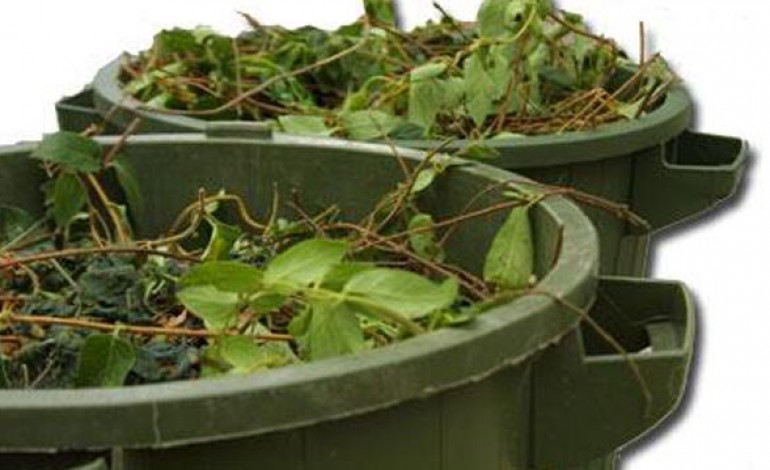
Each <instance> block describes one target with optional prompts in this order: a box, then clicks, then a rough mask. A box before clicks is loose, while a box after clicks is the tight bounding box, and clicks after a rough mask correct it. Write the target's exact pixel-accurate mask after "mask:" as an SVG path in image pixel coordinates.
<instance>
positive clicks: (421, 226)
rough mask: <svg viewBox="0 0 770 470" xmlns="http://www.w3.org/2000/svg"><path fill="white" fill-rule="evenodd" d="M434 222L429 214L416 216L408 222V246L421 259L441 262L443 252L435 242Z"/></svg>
mask: <svg viewBox="0 0 770 470" xmlns="http://www.w3.org/2000/svg"><path fill="white" fill-rule="evenodd" d="M434 225H435V222H434V221H433V217H431V216H430V215H429V214H417V215H415V216H414V217H412V220H410V221H409V228H408V230H409V232H411V233H410V234H409V244H410V245H411V247H412V250H413V251H414V252H415V253H417V254H418V255H420V256H421V257H423V258H425V259H428V260H432V261H443V260H444V250H443V249H442V248H441V246H439V244H438V243H437V242H436V232H435V231H434V229H433V227H434Z"/></svg>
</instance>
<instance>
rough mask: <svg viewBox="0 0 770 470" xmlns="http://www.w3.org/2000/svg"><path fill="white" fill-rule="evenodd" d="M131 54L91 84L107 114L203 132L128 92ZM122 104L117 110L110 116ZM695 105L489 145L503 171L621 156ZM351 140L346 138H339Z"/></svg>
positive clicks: (663, 136)
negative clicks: (125, 64)
mask: <svg viewBox="0 0 770 470" xmlns="http://www.w3.org/2000/svg"><path fill="white" fill-rule="evenodd" d="M125 56H126V54H124V55H122V56H121V57H119V58H117V59H115V60H113V61H112V62H110V63H109V64H107V65H106V66H104V67H103V68H102V69H100V70H99V72H97V74H96V77H95V79H94V81H93V83H92V85H91V87H92V89H93V93H94V105H95V107H96V109H97V111H98V112H99V113H100V114H101V115H102V116H106V115H108V114H109V115H110V116H111V120H112V121H113V122H114V123H116V124H117V125H119V126H120V127H122V128H125V127H127V126H128V125H129V124H130V123H131V121H132V120H133V119H134V118H136V117H137V116H138V117H142V118H144V119H145V120H149V121H153V122H155V123H157V124H159V125H160V126H162V128H163V129H164V131H163V132H172V133H180V132H204V131H205V129H206V124H207V123H208V122H211V121H207V120H204V119H200V118H195V117H191V116H184V115H172V114H163V113H158V112H153V111H152V110H148V109H142V106H144V103H142V102H141V101H139V100H137V99H136V98H134V97H133V96H131V95H129V94H128V93H126V92H125V91H124V90H123V89H122V87H121V85H120V82H119V76H120V70H121V63H122V60H123V58H124V57H125ZM115 106H118V112H111V111H112V109H113V108H114V107H115ZM692 115H693V104H692V99H691V97H690V94H689V92H688V91H687V89H686V88H685V87H684V86H683V85H681V84H676V85H674V86H673V87H672V88H671V89H670V90H669V92H668V93H667V94H666V98H665V100H664V101H663V103H662V104H661V105H660V106H659V107H658V108H657V109H655V110H654V111H652V112H651V113H648V114H646V115H645V116H642V117H640V118H638V119H634V120H631V121H620V122H614V123H611V124H607V125H604V126H601V127H599V128H597V129H593V130H588V131H575V132H565V133H562V134H548V135H540V136H527V137H522V138H515V139H513V138H512V139H504V140H494V139H487V140H485V144H486V145H489V146H491V147H494V148H496V149H499V150H501V155H500V156H498V157H495V158H493V159H492V160H491V161H490V162H489V163H491V164H493V165H495V166H500V167H503V168H516V169H525V168H535V167H548V166H556V165H567V164H572V163H581V162H590V161H597V160H604V159H608V158H613V157H618V158H619V157H622V156H625V155H628V154H630V153H634V152H637V151H640V150H643V149H645V148H648V147H650V146H653V145H658V144H660V143H662V142H665V141H667V140H670V139H672V138H674V137H676V136H678V135H680V134H681V133H682V132H684V131H685V130H687V128H689V126H690V124H691V121H692ZM340 140H346V139H340ZM468 143H469V141H467V140H457V141H454V142H453V143H451V144H449V145H448V146H447V147H446V149H447V150H448V151H453V150H460V149H462V148H464V147H465V146H466V145H468ZM396 144H397V145H398V146H400V147H407V148H417V149H423V150H429V149H431V148H436V147H437V146H439V145H440V144H441V141H438V140H397V141H396Z"/></svg>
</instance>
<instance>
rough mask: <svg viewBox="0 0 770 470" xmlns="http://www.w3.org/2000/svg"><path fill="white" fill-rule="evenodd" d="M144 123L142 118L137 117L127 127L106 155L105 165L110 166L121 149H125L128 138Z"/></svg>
mask: <svg viewBox="0 0 770 470" xmlns="http://www.w3.org/2000/svg"><path fill="white" fill-rule="evenodd" d="M141 124H142V118H135V119H134V120H133V121H131V123H130V124H129V125H128V127H126V130H125V132H123V134H121V135H120V138H119V139H118V142H117V143H116V144H115V145H114V146H113V147H112V148H111V149H110V151H109V152H108V153H107V156H105V157H104V166H105V167H108V166H110V164H111V163H112V162H113V161H114V160H115V158H117V156H118V154H119V153H120V151H121V150H123V147H125V145H126V141H128V138H129V137H131V136H132V135H133V134H134V133H135V132H136V130H137V129H139V126H140V125H141Z"/></svg>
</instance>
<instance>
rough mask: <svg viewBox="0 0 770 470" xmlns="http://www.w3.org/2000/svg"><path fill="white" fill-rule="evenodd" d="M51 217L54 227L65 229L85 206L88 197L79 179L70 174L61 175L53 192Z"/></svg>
mask: <svg viewBox="0 0 770 470" xmlns="http://www.w3.org/2000/svg"><path fill="white" fill-rule="evenodd" d="M53 198H54V199H53V215H54V221H55V222H56V225H57V226H58V227H61V228H66V227H67V226H68V225H69V224H70V222H71V221H72V219H74V218H75V216H77V215H78V214H79V213H80V212H81V211H82V210H83V206H85V204H86V199H87V198H88V195H87V193H86V189H85V188H84V187H83V183H82V182H81V181H80V178H78V177H77V176H75V175H73V174H72V173H61V174H60V175H59V176H58V177H57V178H56V184H55V185H54V190H53Z"/></svg>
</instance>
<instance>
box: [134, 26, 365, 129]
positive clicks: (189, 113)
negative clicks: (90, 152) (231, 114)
mask: <svg viewBox="0 0 770 470" xmlns="http://www.w3.org/2000/svg"><path fill="white" fill-rule="evenodd" d="M367 41H368V37H364V38H362V39H361V40H360V41H359V42H358V43H356V44H355V45H353V46H352V47H349V48H347V49H345V50H343V51H341V52H338V53H337V54H334V55H332V56H329V57H327V58H325V59H323V60H320V61H318V62H316V63H313V64H310V65H307V66H305V67H302V68H299V69H297V70H292V71H290V72H286V73H282V74H279V75H276V76H274V77H271V78H269V79H268V80H265V81H264V82H262V84H261V85H259V86H257V87H255V88H252V89H251V90H249V91H247V92H245V93H243V94H241V95H238V96H236V97H235V98H233V99H231V100H230V101H228V102H227V103H225V104H223V105H221V106H218V107H216V108H214V109H207V110H197V111H196V110H181V111H180V110H172V109H163V108H153V107H148V106H145V105H142V106H141V108H143V109H145V110H150V111H154V112H157V113H161V114H171V115H185V116H215V115H217V114H220V113H223V112H225V111H227V110H229V109H230V108H232V107H234V106H237V105H238V104H239V103H241V102H243V101H244V100H246V99H248V98H251V97H253V96H256V95H258V94H260V93H262V92H263V91H265V90H267V89H268V88H270V87H271V86H273V85H275V84H276V83H279V82H281V81H283V80H286V79H289V78H294V77H297V76H299V75H304V74H306V73H308V72H312V71H313V70H316V69H319V68H321V67H325V66H326V65H329V64H332V63H334V62H337V61H338V60H340V59H343V58H345V57H347V56H348V55H350V54H353V53H354V52H356V51H357V50H359V49H360V48H362V47H363V46H364V45H365V44H366V43H367Z"/></svg>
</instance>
